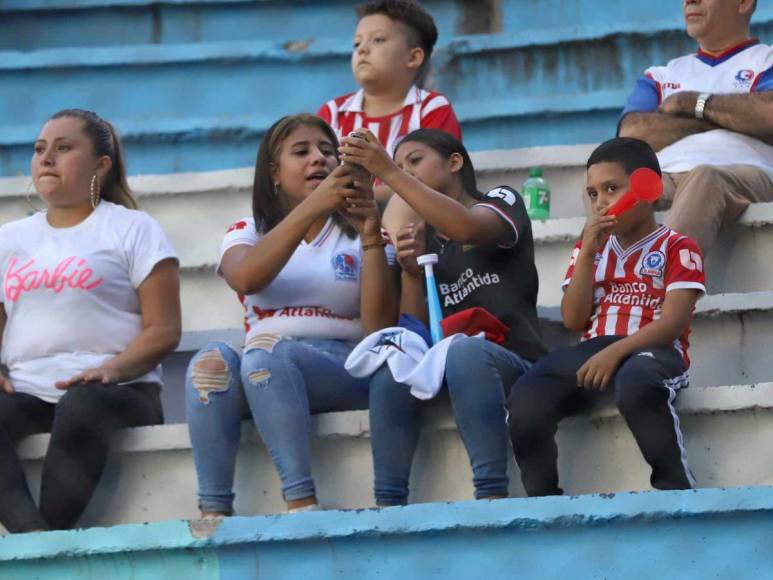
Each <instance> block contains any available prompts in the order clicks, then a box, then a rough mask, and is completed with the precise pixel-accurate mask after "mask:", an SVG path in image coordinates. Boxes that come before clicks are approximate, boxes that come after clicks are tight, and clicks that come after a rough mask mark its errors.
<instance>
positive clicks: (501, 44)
mask: <svg viewBox="0 0 773 580" xmlns="http://www.w3.org/2000/svg"><path fill="white" fill-rule="evenodd" d="M355 4H357V2H355V1H343V0H337V1H335V2H318V1H313V0H312V1H305V2H302V1H297V2H290V3H281V2H273V1H267V0H257V1H255V0H253V1H246V0H220V1H218V2H204V1H203V0H167V1H165V2H152V3H151V2H149V1H145V0H101V1H97V0H56V1H54V0H51V1H47V0H31V1H30V2H22V1H21V0H8V1H6V2H4V3H0V38H3V39H4V40H3V41H2V42H4V43H5V44H0V176H2V175H16V174H21V173H26V172H27V168H28V163H29V155H30V149H31V143H32V141H33V140H34V137H35V135H36V133H37V131H38V129H39V127H40V125H41V123H42V122H43V121H44V120H45V119H46V118H47V117H48V115H50V114H51V113H53V112H54V111H56V110H58V109H60V108H63V107H85V108H91V109H94V110H96V111H98V112H99V113H100V114H102V115H103V116H105V117H106V118H108V119H111V120H113V121H114V122H115V123H116V124H117V126H118V128H119V129H120V131H121V133H122V134H123V135H124V138H125V141H126V144H127V149H128V159H129V162H130V171H131V173H135V174H136V173H171V172H180V171H202V170H214V169H224V168H231V167H242V166H248V165H251V164H252V163H253V162H254V155H255V150H256V148H257V143H258V142H259V139H260V136H261V135H262V133H263V132H264V131H265V129H266V128H267V127H268V126H269V125H270V124H271V122H273V121H274V120H275V119H276V118H277V117H279V116H280V115H283V114H288V113H293V112H298V111H304V110H307V111H314V110H316V109H317V108H318V107H319V106H320V105H321V104H322V103H323V102H324V101H325V100H327V99H328V98H330V97H333V96H337V95H339V94H342V93H344V92H346V91H350V90H354V89H355V88H356V86H355V84H354V81H353V80H352V78H351V72H350V69H349V56H350V50H351V48H350V46H351V30H352V26H353V25H354V21H355V19H354V12H353V9H352V7H353V6H354V5H355ZM427 5H428V7H429V8H430V9H431V10H432V11H433V13H435V14H437V15H438V20H439V24H440V29H441V40H440V43H439V46H438V50H437V53H436V56H435V75H434V84H435V85H436V86H437V88H438V89H439V90H441V91H442V92H444V93H445V94H447V95H448V96H449V98H450V99H451V100H452V102H453V103H454V105H455V107H456V109H457V112H458V115H459V117H460V120H461V121H462V126H463V130H464V133H465V141H466V143H467V144H468V146H469V148H470V149H471V150H490V149H505V148H514V147H530V146H539V145H560V144H573V143H589V142H598V141H600V140H602V139H604V138H607V137H609V136H611V135H613V134H614V131H615V126H616V122H617V119H618V116H619V113H620V109H621V107H622V103H623V102H624V100H625V98H626V96H627V94H628V91H629V90H630V87H631V86H632V85H633V82H634V81H635V79H636V78H637V77H638V76H639V75H640V74H641V72H642V71H643V69H644V68H645V67H646V66H648V65H649V64H651V63H658V62H665V61H667V60H668V59H669V58H672V57H674V56H677V55H680V54H684V53H686V52H689V51H691V50H693V48H694V44H693V42H692V41H691V40H690V39H689V38H688V37H687V36H686V35H685V34H684V32H683V30H682V24H681V20H680V17H679V6H678V3H674V2H671V1H670V0H658V1H657V2H650V3H647V5H646V7H645V8H644V9H643V10H644V13H643V14H640V9H639V5H638V3H637V4H629V3H619V2H611V1H610V0H604V1H602V2H588V1H587V0H586V1H582V0H571V1H570V0H552V1H551V2H539V3H537V2H532V1H531V0H525V1H523V2H521V1H515V0H511V1H506V2H504V3H503V5H502V25H501V28H502V31H501V32H497V33H490V34H474V35H469V34H468V35H462V36H458V35H457V36H454V34H455V33H456V32H457V31H459V30H462V31H464V26H463V25H461V24H460V18H461V14H462V12H461V11H460V8H459V2H456V1H451V0H448V1H445V2H444V1H441V0H435V1H433V2H428V3H427ZM100 19H102V20H104V21H105V22H104V24H100V23H99V22H101V20H100ZM92 20H94V22H95V23H92V24H89V23H90V22H91V21H92ZM756 22H758V24H757V25H756V28H755V31H756V32H757V33H758V34H759V35H760V36H762V37H763V38H764V39H768V40H769V39H771V38H773V9H771V8H769V7H764V6H761V7H760V9H759V10H758V13H757V14H756ZM310 23H312V24H310ZM92 26H93V28H94V29H95V33H94V34H93V35H92V34H90V32H89V27H92ZM32 28H34V29H35V30H37V31H38V33H37V35H36V34H32V33H29V32H25V31H28V29H32ZM113 29H115V30H114V31H113V32H110V31H111V30H113ZM154 30H155V32H154ZM41 31H43V32H41ZM96 31H100V33H99V34H97V33H96ZM17 34H18V35H19V38H16V35H17ZM100 34H103V35H104V36H105V37H104V38H102V36H100ZM68 35H70V36H68ZM22 37H23V38H22ZM15 38H16V40H14V39H15ZM78 39H82V40H81V41H78ZM14 42H15V43H17V44H16V45H14V44H13V43H14ZM76 42H77V43H78V44H77V45H76V44H75V43H76ZM14 46H15V48H16V50H10V48H11V47H14ZM2 49H5V50H2ZM33 49H35V50H33Z"/></svg>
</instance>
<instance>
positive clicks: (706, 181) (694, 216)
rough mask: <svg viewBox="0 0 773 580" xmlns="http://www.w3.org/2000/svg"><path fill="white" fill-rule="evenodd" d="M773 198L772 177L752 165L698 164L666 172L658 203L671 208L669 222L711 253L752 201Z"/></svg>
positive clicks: (771, 199)
mask: <svg viewBox="0 0 773 580" xmlns="http://www.w3.org/2000/svg"><path fill="white" fill-rule="evenodd" d="M769 201H773V181H771V180H770V178H769V177H768V176H767V175H766V174H765V173H764V172H763V171H762V170H761V169H758V168H757V167H754V166H751V165H722V166H718V165H699V166H697V167H696V168H695V169H693V170H692V171H687V172H685V173H664V174H663V196H662V197H661V198H660V199H659V200H658V202H657V203H656V204H655V208H656V209H657V210H659V211H663V210H669V212H668V215H667V216H666V221H665V223H666V225H667V226H668V227H670V228H671V229H673V230H675V231H677V232H679V233H681V234H685V235H687V236H690V237H691V238H693V239H694V240H696V241H697V242H698V245H699V246H700V248H701V250H703V253H704V254H708V252H709V251H710V250H711V247H712V246H713V244H714V242H715V241H716V238H717V235H718V234H719V230H720V229H721V228H722V226H725V225H730V224H732V223H733V222H735V220H736V219H738V216H740V215H741V213H742V212H743V211H744V210H745V209H746V208H747V207H749V204H751V203H759V202H769Z"/></svg>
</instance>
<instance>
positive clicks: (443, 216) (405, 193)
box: [339, 130, 515, 245]
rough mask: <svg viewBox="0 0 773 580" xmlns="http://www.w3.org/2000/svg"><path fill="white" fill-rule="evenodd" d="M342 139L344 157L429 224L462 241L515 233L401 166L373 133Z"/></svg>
mask: <svg viewBox="0 0 773 580" xmlns="http://www.w3.org/2000/svg"><path fill="white" fill-rule="evenodd" d="M360 134H361V135H362V138H351V137H347V138H344V139H343V140H342V141H341V143H342V145H341V147H340V148H339V151H340V152H341V153H342V155H343V156H344V158H345V159H347V160H349V161H351V162H352V163H356V164H357V165H360V166H362V167H364V168H365V169H367V170H368V171H370V172H371V174H373V175H375V176H376V177H378V178H379V179H381V181H383V182H384V183H385V184H387V185H388V186H389V187H391V188H392V190H393V191H394V192H395V194H397V195H399V196H400V197H401V198H402V199H403V200H405V202H406V203H407V204H408V205H409V206H411V208H413V210H414V211H415V212H416V213H418V214H419V215H420V216H421V217H422V218H423V219H424V220H425V221H426V222H427V223H428V224H429V225H431V226H432V227H433V228H435V230H437V231H438V232H442V233H443V234H444V235H446V236H448V237H449V238H450V239H452V240H455V241H457V242H462V243H464V244H479V245H483V244H490V243H507V242H512V241H513V238H514V236H515V233H514V232H513V230H512V228H510V227H509V226H508V225H507V224H506V223H505V222H504V221H503V220H502V219H501V218H499V216H497V215H496V214H495V213H493V212H491V211H490V210H488V209H485V208H475V207H473V208H467V207H465V206H464V205H463V204H461V203H459V202H458V201H456V200H455V199H452V198H450V197H448V196H447V195H444V194H442V193H440V192H439V191H435V190H434V189H432V188H431V187H428V186H427V185H425V184H424V183H422V182H421V181H419V180H418V179H416V178H415V177H414V176H413V175H411V174H410V173H408V172H406V171H403V170H402V169H400V168H399V167H398V166H397V164H396V163H395V162H394V161H393V160H392V158H391V157H390V156H389V154H388V153H387V152H386V150H385V149H384V146H383V145H381V143H380V142H379V141H378V139H377V138H376V136H375V135H373V133H370V132H369V131H365V130H361V131H360Z"/></svg>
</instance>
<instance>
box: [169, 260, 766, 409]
mask: <svg viewBox="0 0 773 580" xmlns="http://www.w3.org/2000/svg"><path fill="white" fill-rule="evenodd" d="M182 278H183V279H182V305H183V327H184V329H185V330H186V332H189V333H191V334H192V335H194V336H196V337H198V336H200V337H202V339H198V338H196V339H192V340H190V341H188V342H187V344H186V348H185V349H182V350H180V352H179V353H178V357H179V359H178V362H176V363H175V364H176V365H178V368H179V370H177V371H175V374H174V377H175V378H174V379H173V380H172V379H170V380H169V381H168V383H169V385H170V389H171V390H170V392H169V393H168V397H170V398H174V397H180V396H181V395H179V393H180V392H181V389H182V377H183V376H184V374H183V373H184V367H185V364H187V360H188V359H189V358H190V356H192V355H193V354H194V353H195V351H196V350H197V349H199V348H201V347H203V346H204V344H205V343H206V341H208V340H210V339H218V338H219V336H221V333H222V335H223V336H227V337H228V340H229V341H230V342H231V344H233V345H234V346H236V347H240V346H241V345H242V344H243V338H242V337H243V334H242V333H241V332H240V331H239V329H240V328H241V327H242V318H241V317H242V313H243V311H242V309H241V305H240V304H239V303H238V301H237V300H236V297H235V295H234V293H233V292H232V291H231V290H230V289H229V288H228V287H227V286H226V285H225V284H224V283H223V281H222V280H220V279H219V278H217V277H216V276H215V275H214V273H202V272H190V271H188V270H184V271H183V276H182ZM538 311H539V315H540V324H541V326H542V331H543V334H544V336H545V341H546V343H547V344H548V346H549V347H550V348H556V347H559V346H564V345H567V344H571V343H573V342H576V340H577V338H578V337H577V336H576V335H574V334H572V333H569V332H568V331H566V330H565V329H564V328H563V325H562V324H561V318H560V309H559V307H558V306H540V307H539V309H538ZM771 336H773V292H751V293H744V294H717V295H714V296H706V297H704V298H703V299H701V300H700V301H699V302H698V305H697V307H696V313H695V319H694V320H693V324H692V333H691V334H690V359H691V367H690V382H691V384H693V385H695V386H699V387H704V386H718V385H726V384H731V383H736V382H739V381H744V382H764V381H769V380H773V366H771V363H770V356H769V352H770V337H771ZM187 349H190V350H187ZM175 406H176V405H175Z"/></svg>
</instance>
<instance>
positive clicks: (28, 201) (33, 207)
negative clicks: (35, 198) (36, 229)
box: [25, 181, 46, 213]
mask: <svg viewBox="0 0 773 580" xmlns="http://www.w3.org/2000/svg"><path fill="white" fill-rule="evenodd" d="M34 185H35V183H34V182H32V181H30V182H29V183H28V184H27V191H26V195H25V197H26V198H27V205H28V206H30V207H31V208H32V211H34V212H35V213H41V212H44V211H46V210H44V209H40V208H39V207H37V206H36V205H35V204H34V203H32V195H31V194H30V190H31V189H32V188H33V187H34ZM35 193H37V192H35Z"/></svg>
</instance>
